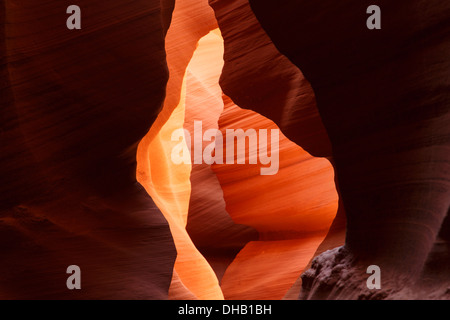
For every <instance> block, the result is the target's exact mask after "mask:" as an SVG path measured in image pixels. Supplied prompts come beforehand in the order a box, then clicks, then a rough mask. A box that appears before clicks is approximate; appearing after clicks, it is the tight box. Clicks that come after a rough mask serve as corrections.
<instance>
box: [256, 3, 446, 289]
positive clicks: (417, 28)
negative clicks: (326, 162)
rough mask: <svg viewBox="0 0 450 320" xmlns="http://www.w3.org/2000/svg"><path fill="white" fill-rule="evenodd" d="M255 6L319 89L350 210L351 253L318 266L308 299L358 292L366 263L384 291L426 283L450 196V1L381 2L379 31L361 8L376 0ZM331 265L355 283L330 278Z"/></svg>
mask: <svg viewBox="0 0 450 320" xmlns="http://www.w3.org/2000/svg"><path fill="white" fill-rule="evenodd" d="M250 3H251V5H252V8H253V10H254V12H255V14H256V16H257V17H258V19H259V21H260V23H261V24H262V26H263V27H264V29H265V30H266V31H267V33H268V34H269V35H270V37H271V39H272V40H273V41H274V43H275V44H276V45H277V48H279V50H280V51H281V52H282V53H283V54H285V55H286V56H287V57H288V58H289V59H290V60H291V61H293V62H294V63H295V64H296V65H297V66H298V67H299V68H300V69H301V70H302V72H303V73H304V75H305V77H306V78H307V79H308V80H309V82H310V83H311V86H312V87H313V89H314V92H315V95H316V100H317V107H318V109H319V112H320V115H321V117H322V120H323V123H324V125H325V127H326V129H327V132H328V134H329V137H330V140H331V144H332V149H333V158H334V162H335V168H336V173H337V177H338V180H339V189H340V192H341V196H342V200H343V203H344V206H345V210H346V213H347V219H348V224H347V239H346V245H345V250H344V251H345V252H340V253H339V254H337V255H335V257H333V255H330V254H328V258H322V259H321V260H318V262H317V264H316V266H314V265H313V268H315V270H312V271H310V272H308V273H306V274H305V276H304V278H305V279H307V282H308V285H306V286H304V289H306V293H304V294H303V297H307V298H315V297H327V298H339V297H344V298H355V297H358V296H359V295H360V294H361V293H362V292H363V291H364V288H363V287H364V285H365V284H362V282H363V281H362V280H363V279H364V276H362V273H361V272H364V270H365V268H364V267H365V266H366V265H370V264H376V265H379V266H380V267H381V270H383V274H384V277H383V279H384V280H383V281H384V282H383V283H384V289H383V294H382V295H383V297H386V296H389V294H392V295H394V293H393V292H396V291H399V290H401V289H402V288H403V287H405V286H407V285H408V284H409V283H415V287H414V288H415V289H411V290H412V291H414V290H416V291H420V288H421V287H422V286H425V285H424V284H420V285H419V284H417V282H416V279H417V278H418V277H420V274H421V272H422V270H424V269H423V268H424V264H425V263H426V261H427V258H428V257H429V256H430V252H432V247H433V244H434V243H435V241H436V239H437V236H438V233H439V231H440V228H441V225H442V223H443V220H444V218H445V217H446V215H447V213H448V209H449V205H450V181H449V177H450V176H449V163H450V152H449V144H450V139H449V137H450V126H449V123H450V113H449V106H450V103H449V102H450V100H449V95H448V90H449V84H450V82H449V77H448V73H449V70H450V60H449V59H448V57H449V55H450V38H449V25H448V23H447V22H448V19H449V14H450V5H449V4H448V3H444V2H441V1H409V2H408V3H405V2H401V1H397V2H392V1H376V3H377V4H378V5H379V6H380V7H381V8H383V9H382V10H383V11H382V12H383V18H382V21H383V26H382V29H381V30H377V31H371V30H368V29H367V28H365V19H366V17H367V16H365V15H362V14H361V13H363V12H365V10H366V8H367V7H368V6H369V5H370V4H372V3H371V2H369V1H346V2H345V3H343V2H335V1H328V2H327V1H325V2H319V1H316V2H306V1H294V0H291V1H285V2H284V3H283V5H282V6H280V5H278V4H277V3H275V2H274V1H253V0H251V1H250ZM445 233H446V231H442V237H444V238H445V237H446V236H445ZM447 238H448V237H447ZM438 242H440V240H439V239H438ZM447 246H448V243H447ZM447 248H448V247H447ZM446 250H448V249H446ZM443 251H445V250H443ZM447 254H448V253H447ZM330 259H332V260H333V259H334V260H335V263H334V264H333V263H331V265H328V264H329V263H330V262H329V261H330ZM339 261H346V262H345V263H341V262H339ZM447 262H448V258H447V260H445V259H444V260H441V263H444V264H445V263H447ZM326 265H328V267H327V266H326ZM339 266H340V267H339ZM330 268H331V269H332V270H333V272H332V274H333V277H335V279H339V277H340V276H343V275H344V274H345V273H346V272H349V271H350V272H354V273H355V275H354V277H353V278H352V279H356V281H350V283H349V282H347V283H346V284H344V286H343V287H338V286H337V285H334V284H333V285H331V286H328V284H327V281H325V280H324V279H323V277H322V274H323V272H330ZM425 270H426V269H425ZM422 276H425V277H426V276H427V275H426V274H422ZM440 276H442V277H445V278H444V279H446V281H444V284H440V285H439V286H436V287H435V288H434V290H435V293H436V292H439V294H440V295H441V296H443V295H444V292H445V290H446V286H448V269H446V272H443V273H441V275H440ZM352 282H353V283H352ZM360 283H361V284H362V285H360ZM349 285H350V286H354V288H353V289H352V290H345V287H348V286H349ZM419 287H420V288H419ZM341 289H342V290H341ZM362 294H363V296H366V294H365V293H362ZM415 294H417V292H415ZM439 294H437V295H439ZM418 295H419V296H420V292H419V294H418ZM429 295H430V292H426V293H425V292H424V293H423V297H428V296H429ZM369 296H370V294H369Z"/></svg>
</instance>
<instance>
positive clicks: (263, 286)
mask: <svg viewBox="0 0 450 320" xmlns="http://www.w3.org/2000/svg"><path fill="white" fill-rule="evenodd" d="M191 5H192V4H191ZM195 5H196V6H198V8H197V10H196V13H197V15H195V16H193V17H192V16H190V14H191V11H189V10H192V8H191V6H189V1H186V2H177V3H176V4H175V9H174V12H173V18H172V23H171V26H170V28H169V30H168V34H167V37H166V51H167V61H168V67H169V73H170V78H169V82H168V85H167V96H166V100H165V103H164V107H163V110H162V111H161V113H160V115H159V117H158V119H157V120H156V121H155V123H154V125H153V126H152V128H151V129H150V131H149V133H148V134H147V136H146V137H145V138H144V139H143V140H142V141H141V144H140V146H139V152H138V180H139V182H141V183H142V184H143V185H144V186H145V188H146V190H147V191H148V192H149V194H150V195H151V196H152V198H153V199H154V201H155V203H156V204H157V205H158V206H159V208H160V209H161V211H162V212H163V213H164V215H165V217H166V219H167V220H168V222H169V225H170V227H171V230H172V234H173V236H174V240H175V243H176V246H177V253H178V256H177V260H176V263H175V268H174V277H173V280H172V285H171V289H170V292H169V298H171V299H180V298H199V299H222V298H226V299H281V298H283V297H284V296H285V295H286V294H287V292H288V290H289V289H290V288H291V287H292V286H293V284H294V283H295V282H296V280H297V279H298V278H299V276H300V274H301V272H302V270H303V269H304V268H305V266H306V265H307V264H308V263H309V261H310V260H311V258H312V257H313V255H314V253H315V252H316V250H317V248H318V246H319V245H320V243H321V242H322V241H323V239H324V237H325V235H326V234H327V232H328V229H329V227H330V225H331V223H332V221H333V219H334V217H335V215H336V211H337V200H338V199H337V198H338V196H337V193H336V190H335V187H334V173H333V168H332V166H331V164H330V163H329V161H328V160H326V159H324V158H314V157H312V156H311V155H309V154H308V153H307V152H306V151H304V150H303V149H302V148H301V147H299V146H298V145H296V144H295V143H293V142H292V141H290V140H289V139H287V138H286V137H285V136H284V135H283V134H280V140H279V169H278V172H277V173H276V174H274V175H271V176H262V175H261V174H260V172H261V171H260V170H261V168H263V167H264V165H263V164H262V163H260V162H258V163H257V164H249V158H250V157H251V156H252V154H251V152H252V150H250V147H249V144H247V145H246V150H245V151H246V161H245V162H246V164H236V163H235V164H226V163H225V164H224V163H222V164H217V163H214V164H212V165H208V164H206V163H204V162H202V161H200V163H199V162H198V161H195V159H194V157H195V155H194V154H195V151H194V145H193V143H191V141H192V140H193V139H195V138H194V136H196V135H200V136H203V134H204V133H205V132H206V131H208V130H210V129H218V130H220V131H221V132H222V133H223V135H224V136H225V134H226V131H227V129H242V130H244V131H247V130H252V129H254V130H257V131H258V130H260V129H268V130H279V128H278V126H277V125H276V124H275V123H273V122H272V121H271V120H268V119H267V118H265V117H264V116H262V115H260V114H258V113H256V112H253V111H250V110H244V109H241V108H240V107H239V106H237V105H235V104H234V103H233V101H232V100H231V99H230V98H229V97H227V96H226V95H224V94H223V92H222V88H221V86H220V85H219V79H220V78H221V76H222V77H223V76H224V74H223V72H222V70H223V69H224V58H223V56H224V40H223V39H222V33H221V30H220V29H218V28H217V25H216V26H215V24H216V22H215V17H214V12H213V11H212V9H211V7H210V6H209V5H208V3H207V1H203V2H196V4H195ZM248 9H249V7H248V6H247V10H248ZM191 17H192V18H191ZM203 21H205V22H206V23H203ZM252 21H253V23H256V20H255V19H253V20H252ZM206 26H211V27H210V30H208V28H206ZM205 33H207V34H206V35H204V34H205ZM200 35H203V36H202V37H200ZM260 36H261V37H263V40H264V41H265V42H266V46H268V45H269V46H270V40H268V38H267V37H264V36H263V33H261V34H260ZM197 42H198V43H197ZM225 44H226V42H225ZM269 48H270V47H269ZM270 49H271V48H270ZM225 50H226V48H225ZM272 50H273V49H272ZM266 51H267V50H266ZM272 52H274V53H275V54H276V50H273V51H272ZM272 54H273V53H272ZM188 57H190V60H189V59H188ZM278 59H282V58H278ZM266 63H270V61H266ZM225 64H226V62H225ZM260 64H262V65H263V64H264V61H260ZM225 68H226V66H225ZM294 68H295V67H293V66H292V67H291V71H290V72H291V77H293V79H295V81H299V82H300V83H303V84H304V85H306V82H305V81H303V80H302V79H301V73H299V72H298V73H297V74H296V73H295V72H296V71H292V70H293V69H294ZM266 75H267V74H261V76H263V77H265V76H266ZM225 76H226V74H225ZM269 78H270V81H273V83H274V85H276V84H277V75H276V74H275V75H273V74H272V75H270V76H269ZM280 78H281V77H280ZM281 79H282V78H281ZM270 81H268V83H270ZM249 94H252V95H253V97H251V96H250V97H247V100H248V101H249V102H252V103H253V104H256V105H257V106H258V101H260V97H259V96H258V95H256V93H255V92H249ZM239 96H240V95H239ZM239 96H238V97H239ZM287 97H290V98H287ZM301 98H305V100H306V103H310V101H311V100H310V98H309V97H308V96H305V95H303V96H302V97H300V100H301ZM297 99H299V98H297ZM294 100H295V99H294ZM295 101H297V100H295ZM267 103H271V104H272V106H271V107H272V108H278V107H279V106H280V105H284V104H293V101H292V93H291V92H290V91H288V92H286V93H282V92H281V93H280V92H279V91H276V97H270V99H269V102H267V101H265V102H262V103H261V105H264V104H266V105H267ZM304 103H305V102H303V104H304ZM266 108H267V107H266ZM280 108H281V107H280ZM164 121H165V123H164ZM196 121H197V122H201V124H202V127H201V129H200V132H196V130H197V131H198V130H199V129H198V128H196V127H195V125H194V123H195V122H196ZM177 129H185V130H186V131H187V133H188V137H185V139H182V140H180V141H181V142H182V143H185V144H186V149H187V150H189V152H190V155H189V162H188V163H187V162H186V163H181V164H174V163H173V161H172V159H171V153H172V150H173V148H175V147H176V146H177V145H179V143H180V141H178V140H176V141H172V133H173V132H174V131H175V130H177ZM220 131H219V132H220ZM186 139H187V140H186ZM233 143H236V144H237V140H236V141H235V142H233ZM209 144H210V142H203V143H202V148H205V147H206V146H207V145H209ZM219 147H220V148H222V146H219V145H217V148H219ZM223 148H224V152H223V153H224V154H225V149H226V148H225V146H223ZM267 148H269V147H267ZM274 151H275V150H273V151H272V152H274ZM216 152H217V151H216ZM281 262H282V263H281Z"/></svg>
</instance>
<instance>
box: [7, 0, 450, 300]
mask: <svg viewBox="0 0 450 320" xmlns="http://www.w3.org/2000/svg"><path fill="white" fill-rule="evenodd" d="M208 3H209V5H210V6H208ZM370 4H373V3H372V2H369V1H356V0H350V1H346V2H345V3H340V2H336V1H328V0H326V1H316V2H311V1H299V0H286V1H284V2H283V4H280V3H276V2H275V1H268V0H258V1H254V0H250V3H249V1H247V0H209V1H208V0H202V1H198V0H190V1H188V0H185V1H184V0H180V1H177V2H176V5H175V1H174V0H164V1H153V0H150V1H144V2H142V1H133V2H130V1H125V0H117V1H114V3H113V4H111V1H109V2H108V1H104V0H100V1H95V2H92V1H87V0H79V1H78V2H77V5H79V6H80V7H82V8H83V14H82V17H83V18H82V26H83V28H82V30H78V31H70V30H68V29H67V28H66V27H65V24H64V22H65V19H64V13H65V11H66V8H67V6H68V3H61V2H60V1H59V2H57V1H50V2H46V3H39V4H37V3H35V4H31V3H26V2H25V3H23V2H17V1H12V0H0V35H1V37H0V125H1V130H0V149H1V150H0V151H1V157H0V180H1V181H2V184H1V185H0V253H1V256H2V263H1V264H0V274H1V275H2V277H1V279H0V298H1V299H18V298H26V299H33V298H39V299H102V298H105V299H106V298H108V299H166V298H172V299H196V298H199V299H205V298H213V299H221V298H223V297H225V298H235V299H254V298H255V297H256V298H261V299H279V298H281V297H283V295H285V297H286V298H296V297H298V293H299V291H300V286H301V285H302V286H303V290H302V292H301V295H300V298H303V299H309V298H321V299H337V298H345V299H353V298H371V299H384V298H400V299H401V298H430V297H431V298H442V297H446V296H445V294H446V293H445V292H447V294H448V292H449V290H448V289H447V288H448V286H449V283H450V279H449V275H450V272H449V269H448V266H449V265H450V264H449V256H450V254H449V249H448V248H449V247H450V246H449V238H450V232H449V218H448V212H449V207H450V182H449V180H450V175H449V172H450V167H449V163H450V152H449V147H450V126H449V123H450V116H449V105H450V103H449V102H450V101H449V100H450V99H449V95H448V91H449V84H450V83H449V82H450V79H449V77H448V74H449V71H450V62H449V59H448V57H449V56H450V41H449V37H448V35H449V34H450V32H449V31H450V29H449V28H450V27H449V26H448V23H446V22H447V21H448V17H449V15H450V4H448V3H444V2H442V1H437V0H431V1H425V0H423V1H418V0H411V1H409V3H408V4H405V3H400V2H399V1H397V2H392V1H387V0H385V1H377V4H378V5H379V6H380V7H381V8H382V30H376V31H369V30H368V29H367V28H366V18H367V14H366V8H367V7H368V6H369V5H370ZM250 5H251V6H250ZM214 14H215V19H214ZM216 19H217V21H216ZM217 26H219V28H220V31H219V30H214V31H213V32H212V33H210V31H211V30H213V29H216V28H217ZM207 34H209V36H212V37H213V38H214V39H215V40H214V41H212V43H209V45H207V46H206V52H205V51H203V53H202V52H201V50H200V51H197V52H196V48H197V46H198V41H199V40H200V39H201V38H202V37H204V36H206V35H207ZM220 34H221V35H222V36H223V40H224V43H223V45H224V55H223V60H224V61H223V62H224V65H223V70H222V73H221V74H220V69H221V63H222V61H218V60H217V59H219V58H218V56H221V55H222V52H221V51H220V50H219V51H216V50H217V48H215V47H214V46H213V45H214V43H215V42H217V41H219V42H221V38H220ZM217 37H219V38H220V39H217ZM211 39H212V38H209V40H208V38H206V41H207V42H208V41H211ZM204 40H205V39H204ZM209 50H212V51H216V52H215V53H214V54H212V53H211V52H209ZM280 52H281V53H280ZM196 55H200V56H201V59H199V60H196V58H195V57H196ZM193 57H194V59H193ZM208 59H210V60H208ZM212 60H214V61H212ZM169 73H170V77H169ZM219 75H220V87H219V86H218V80H219ZM223 93H224V95H222V94H223ZM241 108H243V109H250V110H252V111H249V110H243V109H241ZM258 113H259V114H258ZM261 115H262V116H264V117H266V118H267V119H266V118H264V117H262V116H261ZM196 119H201V120H203V121H204V128H203V129H206V128H218V129H220V130H222V131H223V130H226V129H227V128H228V127H230V126H231V127H233V128H238V127H242V128H243V129H246V128H259V127H261V128H276V127H277V128H280V129H281V130H282V132H283V134H284V135H283V137H282V139H281V140H280V146H281V150H280V151H281V153H280V160H281V163H280V164H281V165H280V174H279V175H278V176H273V177H261V176H260V175H259V170H258V167H251V166H247V165H244V166H240V165H239V166H238V165H213V166H208V165H205V164H195V165H194V164H186V165H185V166H183V167H178V168H175V166H174V164H173V163H172V162H169V161H170V143H172V144H176V142H173V141H169V138H170V133H171V130H173V129H175V128H185V129H187V130H189V131H191V133H192V130H193V128H192V124H193V120H196ZM270 120H271V121H270ZM272 121H273V122H272ZM150 127H151V129H150ZM149 129H150V130H149ZM146 133H147V134H146ZM144 136H145V138H144V139H143V137H144ZM288 139H289V140H290V141H289V140H288ZM139 143H140V144H139ZM138 144H139V146H140V152H139V151H137V146H138ZM295 144H297V145H295ZM299 146H300V147H302V148H304V150H305V151H307V152H309V153H310V154H311V155H313V156H317V157H326V158H327V159H328V160H329V161H330V162H331V163H332V165H333V167H334V168H335V170H336V174H337V176H336V177H335V179H336V184H337V185H338V188H337V189H338V191H339V194H340V196H341V197H340V201H339V209H338V214H337V216H336V218H335V220H334V222H333V224H332V225H331V228H330V229H329V230H328V227H329V226H330V224H331V221H332V219H333V217H334V215H335V212H336V207H337V201H336V200H337V194H336V192H335V190H334V187H333V182H332V176H333V175H332V172H331V166H330V165H329V163H328V162H327V160H325V159H314V158H313V157H310V155H309V154H307V153H306V152H304V151H303V150H302V149H301V148H299ZM136 157H137V158H138V170H136ZM136 177H137V178H138V179H139V182H140V183H141V184H142V186H144V187H145V190H144V188H143V187H141V185H140V184H139V183H137V180H136ZM292 190H294V191H292ZM149 194H150V195H151V197H152V198H151V197H150V196H149ZM152 199H153V200H152ZM344 206H345V211H344ZM446 216H447V218H445V217H446ZM346 219H347V221H348V224H347V239H346V244H345V246H343V247H340V246H341V245H342V244H343V236H344V233H345V223H346ZM327 232H328V235H327V236H326V238H325V240H324V241H322V240H323V238H324V237H325V234H326V233H327ZM175 244H176V248H175ZM319 244H320V245H319ZM329 249H331V250H329ZM327 250H328V251H327ZM314 252H315V253H314ZM321 253H323V254H321ZM312 256H316V259H314V261H310V259H311V257H312ZM308 261H310V262H309V263H308ZM281 262H282V263H281ZM74 264H75V265H78V266H80V268H81V270H82V289H83V290H80V291H77V290H74V291H70V290H68V289H67V288H66V279H67V277H68V275H67V274H66V269H67V267H68V266H69V265H74ZM372 264H376V265H379V266H380V267H381V270H382V290H380V291H376V292H375V293H374V292H370V291H367V290H366V288H365V286H366V279H367V277H368V275H367V274H366V269H367V266H368V265H372ZM285 265H286V266H285ZM305 266H308V267H307V268H309V270H307V271H306V272H304V273H303V276H302V281H303V283H302V284H301V282H302V281H300V279H299V280H298V281H297V282H296V283H295V284H294V285H293V283H294V281H295V279H297V278H298V277H299V275H300V273H301V272H302V270H303V269H304V268H305ZM408 283H413V284H414V285H413V286H409V287H408V288H406V289H403V288H404V287H405V286H406V284H408ZM243 284H244V285H243ZM292 285H293V286H292ZM291 286H292V288H291V290H289V292H287V293H286V291H287V290H288V289H289V287H291ZM402 289H403V290H402ZM419 289H420V290H419Z"/></svg>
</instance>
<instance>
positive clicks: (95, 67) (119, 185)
mask: <svg viewBox="0 0 450 320" xmlns="http://www.w3.org/2000/svg"><path fill="white" fill-rule="evenodd" d="M77 4H78V5H80V6H81V7H82V8H83V9H84V10H83V28H82V30H76V31H71V30H68V29H67V28H66V26H65V23H64V22H65V18H64V17H65V12H66V4H65V3H61V2H60V1H49V2H46V3H30V2H26V3H25V2H20V3H18V2H14V1H9V0H6V1H1V3H0V15H1V16H0V19H1V23H0V25H1V30H0V31H1V32H0V33H1V38H0V47H1V49H0V50H1V51H0V60H1V63H0V69H1V72H0V77H1V78H0V79H1V80H0V91H1V100H0V103H1V107H0V112H1V120H0V123H1V138H0V139H1V141H0V142H1V144H0V145H1V154H2V157H1V160H0V161H1V166H0V179H1V181H2V185H1V192H0V203H1V212H0V237H1V238H0V243H1V255H2V263H1V265H0V273H1V274H2V279H1V281H0V298H3V299H17V298H27V299H36V298H39V299H43V298H50V299H68V298H70V299H91V298H119V299H126V298H128V299H129V298H139V299H141V298H142V299H152V298H153V299H156V298H157V299H164V298H167V292H168V288H169V284H170V280H171V277H172V268H173V263H174V260H175V255H176V251H175V248H174V245H173V240H172V236H171V234H170V231H169V228H168V225H167V222H166V221H165V220H164V218H163V216H162V215H161V213H160V211H159V210H158V208H157V207H156V206H155V205H154V204H153V202H152V200H151V199H150V197H149V196H148V195H147V193H146V192H145V190H143V189H142V188H141V187H140V186H139V185H138V184H137V183H136V179H135V176H136V161H135V157H136V145H137V142H138V141H139V140H140V139H141V138H142V137H143V135H144V134H145V132H146V131H147V130H148V128H149V127H150V125H151V123H152V121H153V120H154V119H155V117H156V115H157V113H158V110H159V109H160V107H161V103H162V101H163V97H164V87H165V82H166V79H167V71H166V69H165V68H166V65H165V52H164V33H165V31H166V30H165V28H166V27H167V19H168V13H169V12H170V5H169V8H168V9H169V11H165V9H162V8H161V1H147V2H145V3H144V2H133V3H130V2H129V1H122V0H119V1H116V2H114V5H111V2H108V1H96V2H95V3H93V2H92V1H85V0H80V1H78V2H77ZM166 5H167V4H166V3H164V6H166ZM6 21H7V23H6ZM136 30H140V31H139V32H136ZM73 264H76V265H78V266H80V268H81V272H82V290H73V291H71V290H68V289H67V287H66V279H67V277H68V275H67V274H66V269H67V267H68V266H69V265H73Z"/></svg>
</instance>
